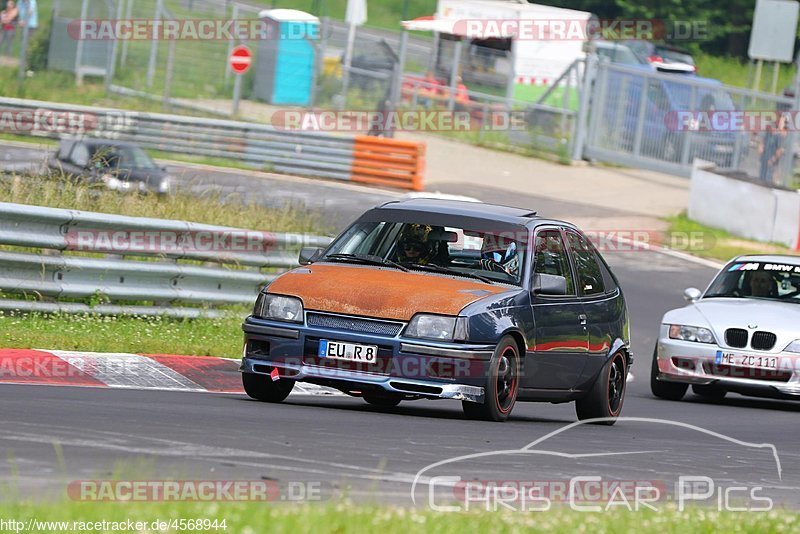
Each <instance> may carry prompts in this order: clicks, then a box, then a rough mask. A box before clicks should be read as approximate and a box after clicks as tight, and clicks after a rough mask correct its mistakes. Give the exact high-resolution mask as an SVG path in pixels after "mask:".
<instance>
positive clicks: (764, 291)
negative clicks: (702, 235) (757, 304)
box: [703, 262, 800, 303]
mask: <svg viewBox="0 0 800 534" xmlns="http://www.w3.org/2000/svg"><path fill="white" fill-rule="evenodd" d="M714 297H734V298H738V297H742V298H753V299H768V300H779V301H782V302H793V303H800V265H796V264H790V263H767V262H737V263H733V264H731V265H728V266H727V267H725V268H724V269H723V270H722V271H721V272H720V273H719V274H718V275H717V277H716V278H715V279H714V282H712V284H711V286H710V287H709V288H708V291H706V294H705V295H703V298H714Z"/></svg>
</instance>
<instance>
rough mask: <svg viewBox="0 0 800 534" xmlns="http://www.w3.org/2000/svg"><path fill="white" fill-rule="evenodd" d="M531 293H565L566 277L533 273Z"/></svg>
mask: <svg viewBox="0 0 800 534" xmlns="http://www.w3.org/2000/svg"><path fill="white" fill-rule="evenodd" d="M533 294H534V295H556V296H563V295H566V294H567V279H566V278H564V277H563V276H558V275H556V274H544V273H541V274H534V275H533Z"/></svg>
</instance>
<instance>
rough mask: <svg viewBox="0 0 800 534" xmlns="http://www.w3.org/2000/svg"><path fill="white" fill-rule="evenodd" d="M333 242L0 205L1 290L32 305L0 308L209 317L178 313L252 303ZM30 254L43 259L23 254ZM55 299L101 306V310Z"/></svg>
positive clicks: (0, 302) (1, 304) (6, 303)
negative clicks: (301, 256)
mask: <svg viewBox="0 0 800 534" xmlns="http://www.w3.org/2000/svg"><path fill="white" fill-rule="evenodd" d="M330 241H331V239H330V238H328V237H322V236H314V235H305V234H291V233H269V232H257V231H250V230H242V229H236V228H229V227H222V226H211V225H205V224H198V223H193V222H185V221H176V220H166V219H148V218H141V217H127V216H121V215H110V214H106V213H92V212H82V211H75V210H65V209H57V208H45V207H40V206H29V205H23V204H9V203H0V245H4V247H3V248H4V250H2V251H0V291H2V292H3V293H4V294H5V293H8V294H11V295H26V296H29V297H30V296H33V297H36V299H35V300H30V299H27V300H18V299H11V298H3V299H0V309H6V310H28V311H34V310H40V311H47V312H49V311H66V312H88V313H113V314H119V313H140V314H153V313H163V314H166V315H172V316H181V317H194V316H198V315H215V314H218V312H215V311H213V310H208V309H204V308H198V307H185V306H184V307H181V306H176V305H175V304H176V303H194V304H197V305H201V306H205V307H213V306H217V305H222V304H249V303H251V302H253V301H254V299H255V296H256V295H257V293H258V290H259V288H260V287H261V286H263V285H264V284H265V283H268V282H269V281H270V280H272V279H274V278H275V276H276V275H277V274H278V273H280V272H282V271H283V270H285V269H286V268H289V267H293V266H296V265H297V253H298V252H299V249H300V248H301V247H302V246H315V247H325V246H327V245H328V244H329V243H330ZM12 247H23V248H22V249H19V248H12ZM31 248H33V249H37V250H39V251H41V253H31V252H28V250H29V249H31ZM76 253H80V254H76ZM56 299H67V300H69V299H72V300H76V299H83V300H87V299H97V300H98V301H99V302H100V303H101V304H100V305H98V306H90V305H88V304H86V303H82V302H68V301H67V302H58V301H56Z"/></svg>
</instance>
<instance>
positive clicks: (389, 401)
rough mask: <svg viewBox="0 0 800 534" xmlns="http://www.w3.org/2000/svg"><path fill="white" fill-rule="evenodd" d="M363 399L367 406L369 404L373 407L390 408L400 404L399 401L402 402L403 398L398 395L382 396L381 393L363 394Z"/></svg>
mask: <svg viewBox="0 0 800 534" xmlns="http://www.w3.org/2000/svg"><path fill="white" fill-rule="evenodd" d="M363 398H364V400H365V401H367V404H371V405H373V406H382V407H384V408H392V407H394V406H397V405H398V404H400V401H402V400H403V397H401V396H399V395H389V394H382V393H364V395H363Z"/></svg>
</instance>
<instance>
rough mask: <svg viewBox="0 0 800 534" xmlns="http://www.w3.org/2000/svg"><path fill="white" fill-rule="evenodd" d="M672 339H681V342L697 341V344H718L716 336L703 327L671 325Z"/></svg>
mask: <svg viewBox="0 0 800 534" xmlns="http://www.w3.org/2000/svg"><path fill="white" fill-rule="evenodd" d="M669 337H670V339H680V340H681V341H695V342H697V343H716V340H715V339H714V334H713V333H712V332H711V330H709V329H708V328H703V327H702V326H686V325H680V324H671V325H669Z"/></svg>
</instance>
